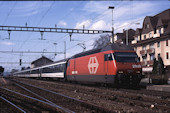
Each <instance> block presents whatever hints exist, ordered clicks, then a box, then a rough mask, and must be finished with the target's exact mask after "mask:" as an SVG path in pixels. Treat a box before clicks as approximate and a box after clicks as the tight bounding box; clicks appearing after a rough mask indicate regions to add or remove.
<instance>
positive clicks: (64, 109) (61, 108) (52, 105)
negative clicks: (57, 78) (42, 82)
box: [1, 87, 75, 113]
mask: <svg viewBox="0 0 170 113" xmlns="http://www.w3.org/2000/svg"><path fill="white" fill-rule="evenodd" d="M1 89H4V90H6V91H9V92H12V93H15V94H17V95H20V96H23V97H26V98H28V99H32V100H35V101H38V102H41V103H43V104H46V105H49V106H51V107H54V108H58V109H60V110H62V111H64V112H66V113H75V112H74V111H71V110H69V109H67V108H63V107H61V106H58V105H54V104H51V103H48V102H45V101H43V100H39V99H37V98H34V97H31V96H28V95H25V94H21V93H19V92H16V91H12V90H10V89H8V88H2V87H1Z"/></svg>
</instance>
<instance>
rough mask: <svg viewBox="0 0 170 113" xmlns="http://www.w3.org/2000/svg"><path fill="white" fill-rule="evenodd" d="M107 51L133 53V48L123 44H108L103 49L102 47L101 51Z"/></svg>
mask: <svg viewBox="0 0 170 113" xmlns="http://www.w3.org/2000/svg"><path fill="white" fill-rule="evenodd" d="M108 50H131V51H133V48H132V47H130V46H127V45H125V44H120V43H110V44H108V45H106V46H105V47H103V48H102V50H101V51H108Z"/></svg>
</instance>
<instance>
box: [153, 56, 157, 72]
mask: <svg viewBox="0 0 170 113" xmlns="http://www.w3.org/2000/svg"><path fill="white" fill-rule="evenodd" d="M157 65H158V61H157V60H156V58H154V60H153V70H152V74H153V75H156V74H157Z"/></svg>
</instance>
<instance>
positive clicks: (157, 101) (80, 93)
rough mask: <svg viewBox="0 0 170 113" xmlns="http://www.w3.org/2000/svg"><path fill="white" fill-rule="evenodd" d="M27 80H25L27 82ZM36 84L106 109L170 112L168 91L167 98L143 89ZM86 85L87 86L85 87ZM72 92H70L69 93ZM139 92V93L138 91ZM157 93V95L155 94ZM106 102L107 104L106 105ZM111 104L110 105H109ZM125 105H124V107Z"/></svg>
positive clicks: (40, 82) (39, 82) (41, 82)
mask: <svg viewBox="0 0 170 113" xmlns="http://www.w3.org/2000/svg"><path fill="white" fill-rule="evenodd" d="M26 81H27V80H25V81H24V80H23V82H26ZM28 81H29V82H30V81H35V80H30V79H29V80H28ZM31 83H32V84H34V85H36V86H39V87H40V86H41V88H45V87H47V86H48V88H50V89H51V90H54V91H58V92H65V93H66V94H68V95H70V93H72V94H74V95H72V97H78V98H79V99H81V100H84V101H88V102H91V103H94V104H96V105H99V106H103V107H104V108H106V109H109V110H110V109H114V111H116V112H118V111H124V112H125V111H128V112H167V113H168V112H170V107H169V106H170V100H169V96H168V93H166V95H167V96H166V98H162V97H161V93H160V94H159V93H158V94H153V95H151V91H150V94H149V95H148V92H147V91H146V92H145V91H143V90H137V91H136V90H125V89H121V90H115V89H112V88H105V89H104V88H96V87H87V86H81V85H75V84H62V83H54V82H46V81H37V82H36V83H33V82H31ZM85 87H86V88H85ZM69 92H70V93H69ZM136 92H138V93H136ZM155 95H156V96H155ZM104 103H105V105H104ZM107 106H110V107H107ZM122 106H123V107H122ZM130 108H132V109H130Z"/></svg>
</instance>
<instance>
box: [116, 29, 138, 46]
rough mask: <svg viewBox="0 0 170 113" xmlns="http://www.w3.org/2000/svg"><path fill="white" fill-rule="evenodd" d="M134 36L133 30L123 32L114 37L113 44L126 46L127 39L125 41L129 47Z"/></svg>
mask: <svg viewBox="0 0 170 113" xmlns="http://www.w3.org/2000/svg"><path fill="white" fill-rule="evenodd" d="M134 34H135V30H133V29H128V30H123V33H116V34H115V35H114V43H122V44H126V40H127V38H128V40H127V41H128V45H129V44H131V42H132V41H133V40H134V38H133V37H134ZM127 36H128V37H127Z"/></svg>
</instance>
